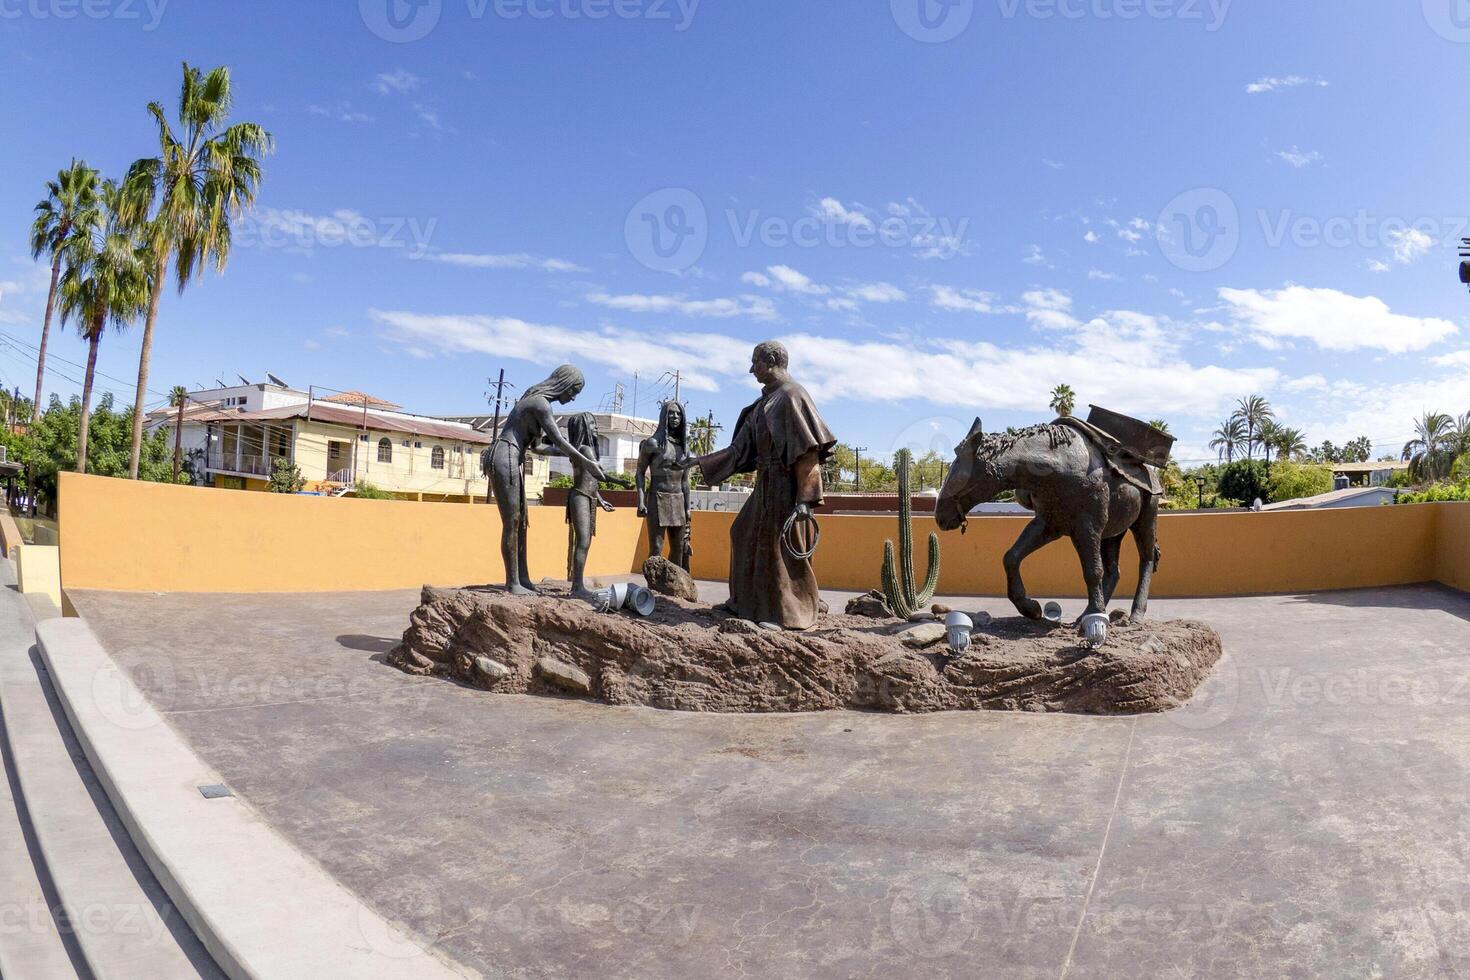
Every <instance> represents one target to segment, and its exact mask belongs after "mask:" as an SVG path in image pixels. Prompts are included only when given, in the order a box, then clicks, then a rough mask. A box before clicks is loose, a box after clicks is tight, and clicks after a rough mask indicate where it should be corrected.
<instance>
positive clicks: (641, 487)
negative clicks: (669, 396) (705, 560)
mask: <svg viewBox="0 0 1470 980" xmlns="http://www.w3.org/2000/svg"><path fill="white" fill-rule="evenodd" d="M688 459H689V425H688V417H687V416H686V415H685V412H684V406H683V405H680V404H679V403H678V402H676V401H667V402H664V406H663V409H662V410H661V411H660V412H659V417H658V430H657V431H656V432H654V434H653V436H652V437H650V438H648V439H645V440H643V445H642V446H640V447H639V449H638V473H637V484H638V516H639V517H646V518H647V519H648V557H650V558H655V557H659V556H661V555H663V553H664V538H665V537H667V538H668V539H669V561H671V562H673V563H674V564H675V565H678V566H679V567H680V568H682V569H684V570H685V571H686V572H687V571H689V530H690V528H689V470H688V467H687V466H686V465H685V464H686V462H687V461H688ZM650 478H651V479H650Z"/></svg>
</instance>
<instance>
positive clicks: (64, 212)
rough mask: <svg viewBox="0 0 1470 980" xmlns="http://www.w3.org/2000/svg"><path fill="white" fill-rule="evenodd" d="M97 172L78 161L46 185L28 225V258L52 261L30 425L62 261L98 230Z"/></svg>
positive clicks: (37, 404) (38, 408) (37, 402)
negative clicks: (76, 241)
mask: <svg viewBox="0 0 1470 980" xmlns="http://www.w3.org/2000/svg"><path fill="white" fill-rule="evenodd" d="M99 179H100V178H99V177H98V175H97V171H95V170H93V169H92V168H91V167H89V166H87V165H86V164H85V163H83V162H81V161H79V160H75V159H74V160H72V162H71V166H69V167H67V168H66V169H65V170H62V171H60V172H59V173H57V175H56V179H55V180H51V181H47V182H46V199H45V200H44V201H42V202H41V203H40V204H37V205H36V220H35V221H34V222H33V223H32V224H31V258H33V259H37V260H39V259H40V258H41V256H43V255H46V256H50V258H51V289H50V290H49V291H48V292H47V293H46V318H45V319H44V320H42V321H41V346H40V347H39V348H37V350H36V397H35V399H34V400H33V401H32V402H31V421H32V422H35V421H36V420H37V419H38V418H40V417H41V385H42V383H43V382H44V380H45V377H46V342H47V341H48V340H50V338H51V317H52V315H53V314H54V313H55V312H56V291H57V287H58V284H59V283H60V282H61V259H62V256H63V254H64V253H65V252H66V247H67V245H68V244H69V243H70V242H71V241H72V239H74V238H81V237H85V236H87V235H90V234H91V233H92V231H93V230H94V229H95V228H96V227H97V222H98V220H99V214H98V211H97V182H98V180H99Z"/></svg>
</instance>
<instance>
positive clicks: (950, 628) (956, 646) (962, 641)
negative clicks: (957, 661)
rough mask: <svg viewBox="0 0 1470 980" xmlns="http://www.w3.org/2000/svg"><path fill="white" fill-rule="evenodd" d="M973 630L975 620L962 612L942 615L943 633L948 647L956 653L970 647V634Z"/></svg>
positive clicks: (960, 652)
mask: <svg viewBox="0 0 1470 980" xmlns="http://www.w3.org/2000/svg"><path fill="white" fill-rule="evenodd" d="M973 632H975V621H974V620H973V619H971V618H970V617H969V616H967V615H965V614H964V613H962V612H952V613H950V614H949V615H948V616H946V617H944V635H945V638H946V639H947V640H949V648H950V649H951V650H953V651H954V652H955V653H956V654H957V655H958V654H963V653H964V652H965V651H966V650H968V649H970V634H972V633H973Z"/></svg>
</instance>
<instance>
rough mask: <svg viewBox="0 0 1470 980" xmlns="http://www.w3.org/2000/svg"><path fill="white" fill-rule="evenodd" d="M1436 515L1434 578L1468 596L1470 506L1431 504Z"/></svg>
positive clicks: (1469, 576)
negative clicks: (1437, 526) (1437, 516)
mask: <svg viewBox="0 0 1470 980" xmlns="http://www.w3.org/2000/svg"><path fill="white" fill-rule="evenodd" d="M1430 506H1433V507H1435V508H1436V509H1437V510H1438V511H1439V533H1438V534H1436V535H1435V541H1436V546H1437V551H1436V555H1435V575H1434V577H1435V578H1436V579H1438V580H1439V581H1441V582H1443V583H1444V584H1445V585H1448V586H1450V587H1451V588H1455V589H1459V590H1460V591H1461V592H1470V503H1455V504H1433V505H1430Z"/></svg>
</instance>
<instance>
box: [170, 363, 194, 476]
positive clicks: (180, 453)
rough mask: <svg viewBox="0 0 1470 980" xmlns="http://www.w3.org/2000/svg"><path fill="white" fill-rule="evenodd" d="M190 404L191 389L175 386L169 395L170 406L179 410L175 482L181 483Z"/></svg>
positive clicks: (176, 424)
mask: <svg viewBox="0 0 1470 980" xmlns="http://www.w3.org/2000/svg"><path fill="white" fill-rule="evenodd" d="M188 403H189V389H188V388H185V387H184V386H183V385H174V387H173V389H172V390H171V391H169V393H168V404H169V407H170V408H175V409H178V415H177V416H176V417H175V419H174V482H175V483H178V482H179V467H180V466H181V465H182V464H183V460H184V406H185V405H187V404H188Z"/></svg>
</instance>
